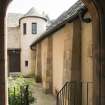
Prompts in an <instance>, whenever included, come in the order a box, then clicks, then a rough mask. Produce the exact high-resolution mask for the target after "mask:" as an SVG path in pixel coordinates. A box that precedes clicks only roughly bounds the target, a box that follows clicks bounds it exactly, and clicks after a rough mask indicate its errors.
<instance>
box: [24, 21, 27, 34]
mask: <svg viewBox="0 0 105 105" xmlns="http://www.w3.org/2000/svg"><path fill="white" fill-rule="evenodd" d="M26 31H27V25H26V23H24V24H23V34H26V33H27V32H26Z"/></svg>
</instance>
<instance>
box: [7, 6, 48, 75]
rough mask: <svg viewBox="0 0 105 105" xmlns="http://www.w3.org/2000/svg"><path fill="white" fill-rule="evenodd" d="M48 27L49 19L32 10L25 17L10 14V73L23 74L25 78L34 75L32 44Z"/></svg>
mask: <svg viewBox="0 0 105 105" xmlns="http://www.w3.org/2000/svg"><path fill="white" fill-rule="evenodd" d="M46 27H47V18H46V16H45V15H44V14H39V13H38V12H37V11H36V10H35V9H34V8H31V9H30V10H29V11H28V12H27V13H26V14H25V15H23V14H16V13H9V14H8V16H7V51H8V62H7V63H8V71H9V72H10V73H16V72H17V73H18V72H22V74H23V75H24V76H30V75H32V74H33V71H34V68H32V66H31V65H32V62H33V59H32V58H31V53H32V50H30V45H31V43H32V42H33V41H34V40H35V39H36V38H37V37H39V36H40V35H41V34H42V33H43V32H44V31H45V30H46Z"/></svg>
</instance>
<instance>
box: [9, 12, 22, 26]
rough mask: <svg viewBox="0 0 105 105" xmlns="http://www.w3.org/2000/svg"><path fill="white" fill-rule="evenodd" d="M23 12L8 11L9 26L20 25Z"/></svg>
mask: <svg viewBox="0 0 105 105" xmlns="http://www.w3.org/2000/svg"><path fill="white" fill-rule="evenodd" d="M22 16H23V14H19V13H8V14H7V27H17V26H19V19H20V18H21V17H22Z"/></svg>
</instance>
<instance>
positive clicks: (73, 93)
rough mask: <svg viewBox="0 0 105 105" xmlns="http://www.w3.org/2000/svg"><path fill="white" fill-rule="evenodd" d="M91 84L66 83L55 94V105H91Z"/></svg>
mask: <svg viewBox="0 0 105 105" xmlns="http://www.w3.org/2000/svg"><path fill="white" fill-rule="evenodd" d="M93 86H94V85H93V83H92V82H86V83H85V82H84V83H83V82H66V84H65V85H64V86H63V88H62V89H61V90H60V91H59V92H58V93H57V105H92V103H93Z"/></svg>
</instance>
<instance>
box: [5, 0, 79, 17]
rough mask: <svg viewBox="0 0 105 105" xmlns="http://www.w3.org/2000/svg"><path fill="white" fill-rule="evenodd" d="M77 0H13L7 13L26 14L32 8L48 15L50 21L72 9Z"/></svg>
mask: <svg viewBox="0 0 105 105" xmlns="http://www.w3.org/2000/svg"><path fill="white" fill-rule="evenodd" d="M76 1H77V0H13V1H12V2H11V3H10V4H9V6H8V10H7V13H9V12H11V13H23V14H25V13H26V12H28V10H29V9H30V8H32V7H34V8H36V9H37V10H38V11H40V13H42V12H43V11H44V12H45V13H46V14H48V16H49V18H50V19H56V18H57V17H58V16H59V15H60V14H61V13H63V12H64V11H65V10H67V9H68V8H70V7H71V6H72V5H73V4H74V3H75V2H76Z"/></svg>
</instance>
